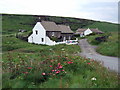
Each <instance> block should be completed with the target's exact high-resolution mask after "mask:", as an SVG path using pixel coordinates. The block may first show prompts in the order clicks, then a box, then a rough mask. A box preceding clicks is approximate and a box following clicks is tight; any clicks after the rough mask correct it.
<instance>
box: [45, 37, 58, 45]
mask: <svg viewBox="0 0 120 90" xmlns="http://www.w3.org/2000/svg"><path fill="white" fill-rule="evenodd" d="M55 44H56V42H55V41H52V40H50V38H49V37H47V36H46V45H55Z"/></svg>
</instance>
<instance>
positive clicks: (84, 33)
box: [75, 28, 103, 37]
mask: <svg viewBox="0 0 120 90" xmlns="http://www.w3.org/2000/svg"><path fill="white" fill-rule="evenodd" d="M91 33H96V34H102V33H103V32H102V31H100V30H98V28H96V29H89V28H88V29H80V28H79V29H78V30H77V31H76V33H75V34H79V35H80V37H84V36H87V35H90V34H91Z"/></svg>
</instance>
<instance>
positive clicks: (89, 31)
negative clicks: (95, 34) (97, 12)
mask: <svg viewBox="0 0 120 90" xmlns="http://www.w3.org/2000/svg"><path fill="white" fill-rule="evenodd" d="M91 33H92V31H91V30H90V29H89V28H88V29H87V30H86V31H84V35H85V36H86V35H89V34H91Z"/></svg>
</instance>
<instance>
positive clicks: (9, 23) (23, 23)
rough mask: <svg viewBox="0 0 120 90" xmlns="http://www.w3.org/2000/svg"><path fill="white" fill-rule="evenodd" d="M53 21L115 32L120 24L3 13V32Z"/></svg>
mask: <svg viewBox="0 0 120 90" xmlns="http://www.w3.org/2000/svg"><path fill="white" fill-rule="evenodd" d="M40 20H44V21H53V22H55V23H56V24H63V25H67V26H70V28H71V30H72V31H74V32H75V31H76V30H77V29H78V28H99V29H100V30H101V31H103V32H114V31H117V30H118V24H114V23H108V22H101V21H94V20H88V19H81V18H73V17H58V16H46V15H17V14H2V24H3V25H2V29H3V30H2V33H3V34H8V33H11V34H12V33H16V32H18V30H19V29H23V30H27V31H31V30H32V28H33V26H34V25H35V24H36V22H38V21H40Z"/></svg>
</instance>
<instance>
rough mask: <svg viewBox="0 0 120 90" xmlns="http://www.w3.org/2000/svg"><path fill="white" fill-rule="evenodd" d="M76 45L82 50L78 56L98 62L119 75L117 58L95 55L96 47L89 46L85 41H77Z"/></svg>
mask: <svg viewBox="0 0 120 90" xmlns="http://www.w3.org/2000/svg"><path fill="white" fill-rule="evenodd" d="M78 45H79V46H80V48H81V50H82V52H81V53H80V56H82V57H86V58H90V59H94V60H96V61H100V62H101V63H103V65H104V66H105V67H106V68H108V69H110V70H112V71H116V72H118V73H120V71H119V70H118V68H119V66H120V65H118V58H117V57H110V56H104V55H101V54H99V53H97V52H96V51H95V48H96V47H94V46H92V45H90V44H89V43H88V42H87V39H81V40H79V44H78Z"/></svg>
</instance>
